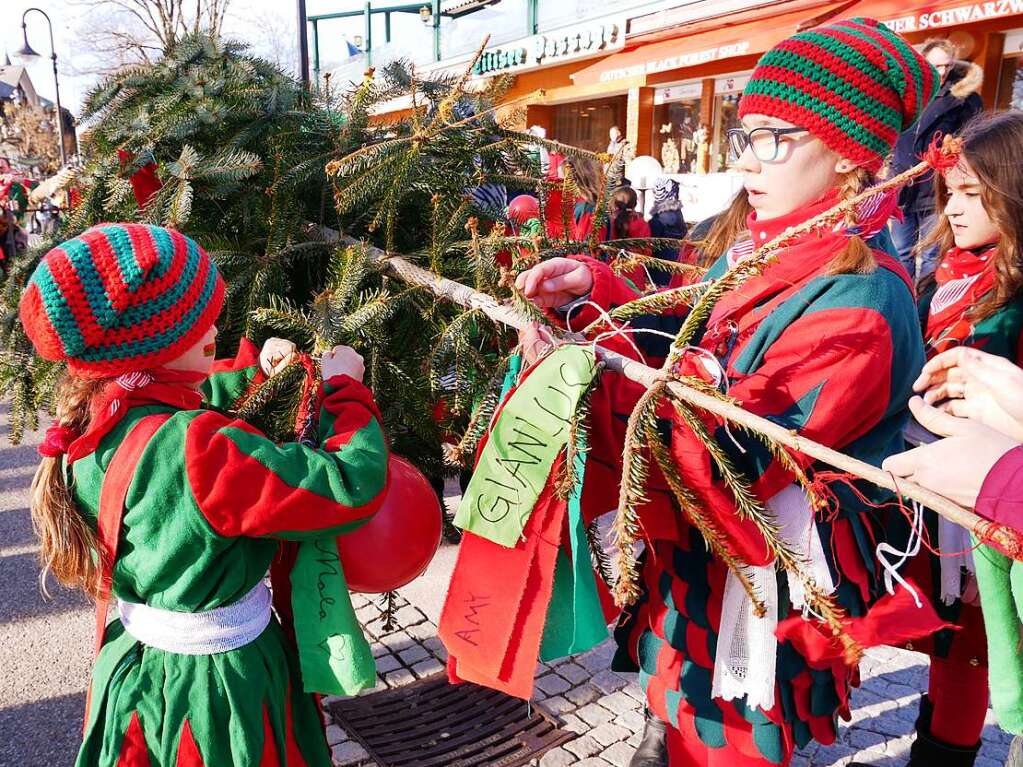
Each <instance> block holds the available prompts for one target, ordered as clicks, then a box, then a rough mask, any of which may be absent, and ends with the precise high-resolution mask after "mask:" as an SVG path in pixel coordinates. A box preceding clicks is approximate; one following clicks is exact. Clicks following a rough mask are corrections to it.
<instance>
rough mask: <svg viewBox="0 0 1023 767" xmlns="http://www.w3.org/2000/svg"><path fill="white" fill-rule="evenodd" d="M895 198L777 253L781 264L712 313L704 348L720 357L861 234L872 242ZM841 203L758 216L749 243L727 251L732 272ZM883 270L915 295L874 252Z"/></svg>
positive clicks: (834, 198)
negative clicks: (762, 248)
mask: <svg viewBox="0 0 1023 767" xmlns="http://www.w3.org/2000/svg"><path fill="white" fill-rule="evenodd" d="M896 199H897V198H896V196H895V195H894V194H888V193H883V194H881V195H877V196H875V197H872V198H869V199H868V200H866V201H865V202H863V203H862V204H861V205H860V207H859V209H858V211H857V221H856V223H855V224H854V225H853V226H851V227H849V226H846V225H845V223H844V222H840V223H839V225H837V226H835V227H833V228H832V227H828V228H824V229H819V230H816V231H813V232H808V233H806V234H803V235H801V236H800V237H799V238H798V239H796V240H794V241H793V242H790V243H789V244H788V245H785V246H784V247H782V248H781V250H779V251H778V252H777V260H776V261H775V262H774V263H772V264H771V265H770V266H768V267H767V268H766V269H765V270H764V273H763V274H761V275H759V276H757V277H752V278H750V279H749V280H747V281H746V282H745V283H743V284H742V285H740V286H739V287H738V288H737V289H735V290H732V291H730V292H728V293H726V294H725V295H724V296H723V297H722V298H721V300H720V301H718V303H717V305H716V306H715V307H714V310H713V312H712V313H711V316H710V320H709V321H708V323H707V332H706V333H705V334H704V336H703V340H702V341H701V343H700V345H701V346H702V347H704V348H705V349H709V350H711V351H713V352H714V353H715V355H717V356H719V357H721V356H724V355H723V354H722V353H721V348H719V347H721V345H722V344H723V343H724V344H726V345H727V343H729V342H730V343H732V344H734V343H735V341H736V337H737V336H746V335H748V334H749V333H751V332H753V330H754V329H755V327H756V325H759V323H760V322H761V320H763V319H764V317H766V316H767V315H768V314H770V311H771V310H772V309H773V308H774V306H773V303H771V301H770V299H771V298H772V297H775V296H778V295H780V294H782V293H783V292H785V291H786V290H787V289H789V288H792V287H794V286H797V285H802V284H805V283H806V282H807V281H809V280H810V279H812V278H813V277H815V276H816V275H818V274H821V273H823V272H824V270H825V269H826V268H827V265H828V264H829V263H831V261H832V259H834V258H835V257H836V256H837V255H838V254H839V253H841V252H842V249H843V248H845V246H846V244H847V243H848V241H849V238H850V237H851V236H853V235H858V236H861V237H864V238H866V239H869V238H870V237H873V236H874V235H875V234H877V232H879V231H880V230H881V228H882V227H883V226H884V225H885V223H887V221H888V219H889V218H890V217H891V215H892V214H893V211H894V210H895V209H896V208H895V205H896ZM838 202H839V199H838V192H837V191H833V192H829V193H828V194H827V195H825V196H824V197H822V198H821V199H820V200H818V201H817V202H815V203H813V204H812V205H809V206H808V207H806V208H803V209H801V210H798V211H795V212H793V213H789V214H787V215H785V216H779V217H777V218H772V219H768V220H766V221H758V220H757V218H756V213H752V214H750V217H749V219H748V221H747V223H748V226H749V231H750V234H751V239H750V240H745V241H743V242H739V243H736V244H735V245H733V246H732V248H731V249H730V250H729V252H728V261H729V268H730V267H732V266H734V264H735V263H736V262H737V261H740V260H742V259H743V258H745V257H748V256H749V255H750V254H752V253H753V251H754V249H755V248H756V247H759V246H760V245H763V244H765V243H768V242H770V241H771V240H773V239H774V238H775V237H777V236H778V235H780V234H781V233H782V232H784V231H785V230H786V229H788V228H789V227H791V226H796V225H798V224H801V223H802V222H804V221H807V220H809V219H811V218H813V217H814V216H817V215H819V214H821V213H823V212H824V211H826V210H828V209H829V208H832V207H834V206H835V205H836V204H837V203H838ZM874 257H875V258H876V259H877V262H878V265H879V266H881V267H883V268H885V269H888V270H890V271H892V272H894V273H895V274H897V275H899V276H900V277H901V278H902V279H903V281H904V282H906V285H907V286H908V287H909V288H910V291H912V286H911V283H910V280H909V275H907V274H906V271H905V269H903V268H902V267H901V266H900V265H899V264H898V262H896V261H895V260H894V259H893V258H892V257H891V256H889V255H888V254H886V253H882V252H879V251H876V250H875V251H874Z"/></svg>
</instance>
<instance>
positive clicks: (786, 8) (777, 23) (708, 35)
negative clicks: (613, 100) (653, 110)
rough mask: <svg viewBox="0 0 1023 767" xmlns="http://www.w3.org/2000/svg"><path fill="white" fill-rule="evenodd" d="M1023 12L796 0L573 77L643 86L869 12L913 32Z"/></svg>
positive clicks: (1016, 7) (958, 2) (956, 2)
mask: <svg viewBox="0 0 1023 767" xmlns="http://www.w3.org/2000/svg"><path fill="white" fill-rule="evenodd" d="M1021 14H1023V0H997V2H981V3H971V2H965V1H964V0H947V1H946V2H941V1H940V0H859V2H849V0H837V1H836V2H832V3H821V2H819V0H818V1H817V2H814V0H792V2H783V3H778V4H775V5H770V6H761V7H759V8H751V9H750V10H748V11H742V12H738V13H731V14H728V15H727V16H719V17H717V18H711V19H703V20H701V21H697V22H693V23H691V24H684V25H682V26H679V27H678V28H677V29H676V30H674V37H673V38H672V39H670V40H661V41H659V42H654V43H648V44H646V45H639V46H636V45H634V44H631V43H630V42H628V41H627V42H626V45H631V47H630V48H629V49H627V50H624V51H622V52H620V53H616V54H613V55H611V56H608V57H606V58H604V59H601V60H600V61H597V62H595V63H593V64H591V65H590V66H588V67H586V68H585V69H582V70H580V71H578V72H576V73H575V74H574V75H573V76H572V79H573V81H574V83H575V84H576V85H594V84H597V83H613V82H615V81H617V80H626V79H628V80H631V81H632V84H635V83H636V82H637V81H638V82H640V83H641V84H642V81H643V78H645V77H647V76H649V75H653V74H657V73H659V72H667V71H670V70H674V69H685V68H688V67H695V66H699V65H702V64H707V63H710V62H713V61H720V60H722V59H729V58H735V57H738V56H749V55H756V54H760V53H764V52H765V51H767V50H769V49H770V48H772V47H773V46H774V45H776V44H778V43H779V42H781V41H782V40H784V39H785V38H786V37H789V36H790V35H792V34H795V33H796V32H797V31H799V30H801V29H805V28H807V27H811V26H815V25H817V24H826V23H828V22H829V21H832V20H834V19H839V18H850V17H853V16H870V17H873V18H876V19H880V20H881V21H884V22H886V23H887V24H888V26H890V27H892V28H893V29H894V30H895V31H897V32H902V33H913V32H922V31H925V30H930V29H940V28H948V27H954V26H961V25H965V24H975V23H980V22H985V21H991V20H993V19H997V18H1001V17H1006V16H1016V15H1021ZM658 34H659V35H663V32H660V33H658Z"/></svg>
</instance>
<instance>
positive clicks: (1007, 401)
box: [913, 346, 1023, 442]
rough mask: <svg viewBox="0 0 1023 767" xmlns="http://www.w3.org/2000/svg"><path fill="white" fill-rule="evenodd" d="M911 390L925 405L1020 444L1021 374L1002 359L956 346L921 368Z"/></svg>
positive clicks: (1022, 435)
mask: <svg viewBox="0 0 1023 767" xmlns="http://www.w3.org/2000/svg"><path fill="white" fill-rule="evenodd" d="M913 388H914V389H916V391H918V392H923V393H924V395H923V396H924V401H925V402H926V403H927V404H929V405H933V404H934V403H936V402H937V403H941V404H940V405H939V407H940V408H941V409H942V410H944V411H946V412H947V413H951V414H952V415H954V416H959V417H960V418H969V419H971V420H974V421H979V422H980V423H982V424H984V425H985V426H989V427H991V428H992V429H997V430H998V431H1000V432H1002V433H1003V434H1005V435H1007V436H1009V437H1012V438H1013V439H1015V440H1017V441H1019V442H1023V370H1021V369H1020V368H1019V367H1017V366H1016V365H1014V364H1013V363H1012V362H1010V361H1009V360H1007V359H1005V358H1004V357H997V356H995V355H994V354H988V353H987V352H982V351H980V350H978V349H971V348H969V347H966V346H957V347H956V348H954V349H949V350H948V351H947V352H942V353H941V354H939V355H938V356H936V357H935V358H934V359H932V360H930V361H929V362H928V363H927V364H926V365H924V369H923V370H922V371H921V373H920V377H919V378H917V379H916V382H915V383H914V384H913ZM943 400H944V401H943Z"/></svg>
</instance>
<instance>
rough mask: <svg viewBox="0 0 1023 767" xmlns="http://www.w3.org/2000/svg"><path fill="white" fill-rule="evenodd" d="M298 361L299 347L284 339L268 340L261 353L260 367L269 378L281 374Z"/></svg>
mask: <svg viewBox="0 0 1023 767" xmlns="http://www.w3.org/2000/svg"><path fill="white" fill-rule="evenodd" d="M297 359H298V347H297V346H295V344H293V343H292V342H291V341H288V340H286V339H284V338H268V339H266V343H264V344H263V348H262V350H261V351H260V352H259V367H260V369H261V370H262V371H263V372H264V373H265V374H266V375H268V376H272V375H274V374H275V373H280V372H281V371H282V370H284V368H286V367H287V366H288V365H290V364H291V363H292V362H294V361H296V360H297Z"/></svg>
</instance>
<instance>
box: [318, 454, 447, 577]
mask: <svg viewBox="0 0 1023 767" xmlns="http://www.w3.org/2000/svg"><path fill="white" fill-rule="evenodd" d="M387 471H388V473H389V476H390V483H389V484H388V487H387V495H386V496H385V497H384V503H383V505H382V506H381V507H380V510H379V511H378V512H377V513H376V514H375V515H374V516H373V517H371V518H370V520H369V522H367V523H366V524H364V525H362V527H359V528H357V529H356V530H353V531H352V532H350V533H345V534H344V535H339V536H338V539H337V549H338V554H339V555H340V557H341V566H342V567H343V568H344V571H345V580H347V581H348V588H349V589H350V590H352V591H356V592H359V593H362V594H382V593H384V592H385V591H393V590H394V589H397V588H401V587H402V586H404V585H405V584H407V583H409V582H411V581H413V580H415V579H416V578H418V577H419V576H420V575H422V574H423V572H424V571H425V570H426V567H427V566H428V565H429V564H430V561H431V560H432V559H433V555H434V554H436V553H437V549H438V547H439V546H440V539H441V532H442V530H441V523H442V519H443V517H442V514H441V508H440V502H439V501H438V499H437V493H435V492H434V490H433V487H432V486H431V485H430V482H429V480H427V478H426V477H424V476H423V474H422V472H420V471H419V470H418V469H417V468H416V467H414V466H413V465H412V464H411V463H409V462H408V461H406V460H405V459H404V458H402V457H400V456H397V455H394V454H393V453H392V454H391V457H390V459H389V460H388V463H387Z"/></svg>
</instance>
